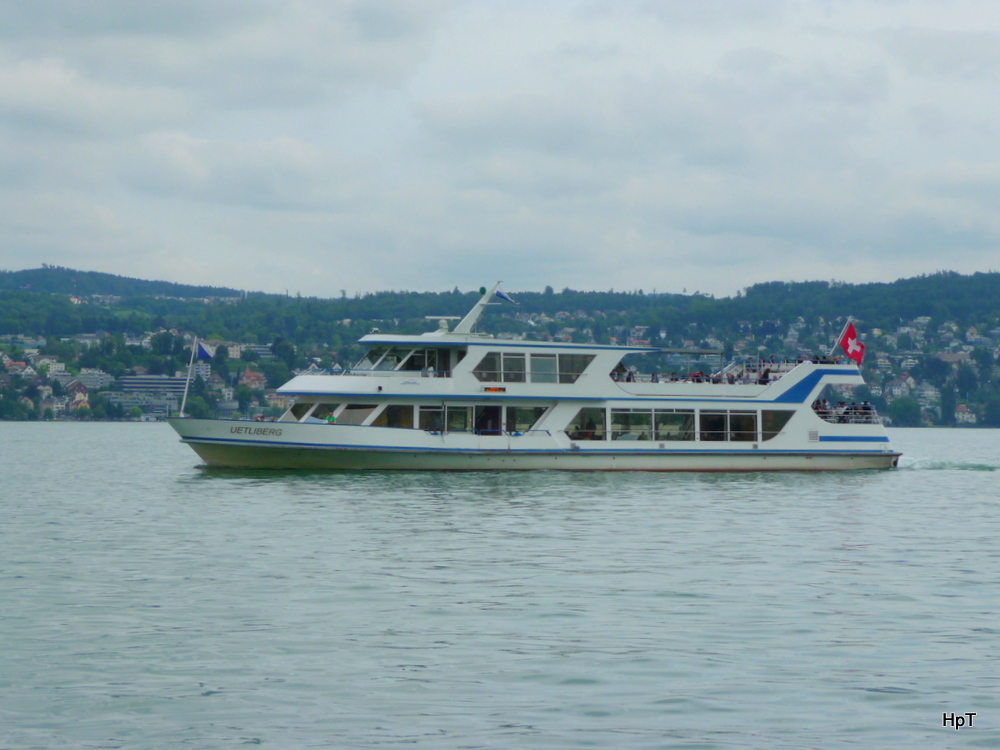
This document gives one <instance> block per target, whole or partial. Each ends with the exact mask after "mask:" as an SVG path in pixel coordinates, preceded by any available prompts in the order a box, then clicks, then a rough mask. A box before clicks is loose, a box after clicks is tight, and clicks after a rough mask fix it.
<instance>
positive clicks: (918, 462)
mask: <svg viewBox="0 0 1000 750" xmlns="http://www.w3.org/2000/svg"><path fill="white" fill-rule="evenodd" d="M899 468H900V469H902V470H905V469H916V470H918V471H1000V464H984V463H975V462H972V461H942V460H940V459H934V458H913V459H909V460H907V459H906V457H905V456H904V457H903V458H902V459H901V460H900V462H899Z"/></svg>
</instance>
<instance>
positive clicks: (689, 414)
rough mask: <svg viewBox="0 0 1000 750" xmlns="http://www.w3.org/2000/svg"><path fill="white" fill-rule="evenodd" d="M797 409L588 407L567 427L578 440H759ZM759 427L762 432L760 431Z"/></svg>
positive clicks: (775, 430)
mask: <svg viewBox="0 0 1000 750" xmlns="http://www.w3.org/2000/svg"><path fill="white" fill-rule="evenodd" d="M794 413H795V412H794V411H791V410H778V409H764V410H762V411H760V412H757V411H729V410H725V409H700V410H698V411H697V412H696V411H695V410H694V409H602V408H594V407H585V408H583V409H580V411H579V412H577V414H576V416H575V417H574V418H573V420H572V421H571V422H570V423H569V425H568V426H567V427H566V432H567V434H569V436H570V437H571V438H572V439H574V440H608V439H611V440H657V441H665V440H680V441H694V440H701V441H740V442H751V443H752V442H757V441H759V440H770V439H771V438H773V437H775V436H776V435H777V434H778V433H779V432H781V430H782V429H783V428H784V426H785V425H786V424H788V420H789V419H791V418H792V415H793V414H794ZM758 427H759V431H758Z"/></svg>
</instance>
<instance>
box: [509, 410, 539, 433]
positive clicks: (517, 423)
mask: <svg viewBox="0 0 1000 750" xmlns="http://www.w3.org/2000/svg"><path fill="white" fill-rule="evenodd" d="M546 411H547V408H546V407H544V406H508V407H507V422H506V427H507V432H509V433H510V434H511V435H517V434H519V433H521V434H523V433H525V432H527V431H528V430H530V429H531V428H532V427H534V426H535V423H536V422H538V420H539V419H541V418H542V415H543V414H544V413H545V412H546Z"/></svg>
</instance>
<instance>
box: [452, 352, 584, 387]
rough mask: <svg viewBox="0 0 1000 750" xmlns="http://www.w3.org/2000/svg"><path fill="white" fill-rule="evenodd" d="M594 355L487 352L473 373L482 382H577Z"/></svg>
mask: <svg viewBox="0 0 1000 750" xmlns="http://www.w3.org/2000/svg"><path fill="white" fill-rule="evenodd" d="M593 361H594V355H593V354H530V355H527V354H508V353H506V352H488V353H487V354H486V356H485V357H483V359H482V360H481V361H480V362H479V364H478V365H476V369H474V370H473V371H472V374H473V375H475V376H476V378H477V379H478V380H479V381H480V382H483V383H528V382H531V383H575V382H576V381H577V379H578V378H579V377H580V375H581V374H582V373H583V371H584V370H586V369H587V365H589V364H590V363H591V362H593Z"/></svg>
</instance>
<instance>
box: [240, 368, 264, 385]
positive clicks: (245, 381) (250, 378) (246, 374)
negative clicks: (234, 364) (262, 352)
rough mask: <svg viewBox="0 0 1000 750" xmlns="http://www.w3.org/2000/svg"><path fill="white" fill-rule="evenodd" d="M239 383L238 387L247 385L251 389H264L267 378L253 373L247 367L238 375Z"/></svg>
mask: <svg viewBox="0 0 1000 750" xmlns="http://www.w3.org/2000/svg"><path fill="white" fill-rule="evenodd" d="M239 382H240V385H248V386H250V387H251V388H252V389H254V390H257V389H263V388H264V386H265V384H266V382H267V378H265V377H264V373H262V372H254V371H253V370H251V369H250V367H249V366H247V368H246V369H245V370H244V371H243V374H242V375H240V381H239Z"/></svg>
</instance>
